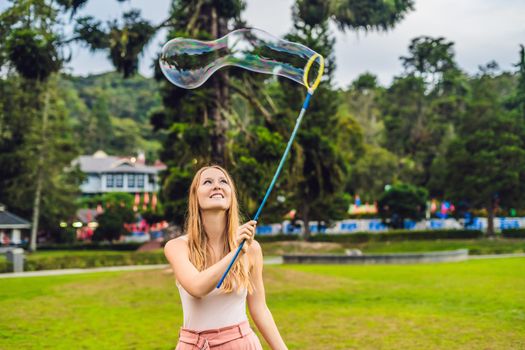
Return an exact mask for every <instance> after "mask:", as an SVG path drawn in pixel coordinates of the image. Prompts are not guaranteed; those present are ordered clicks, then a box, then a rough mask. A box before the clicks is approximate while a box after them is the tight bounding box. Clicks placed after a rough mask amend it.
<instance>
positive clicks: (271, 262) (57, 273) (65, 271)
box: [0, 256, 283, 278]
mask: <svg viewBox="0 0 525 350" xmlns="http://www.w3.org/2000/svg"><path fill="white" fill-rule="evenodd" d="M282 263H283V259H282V258H281V257H280V256H276V257H269V258H266V259H264V264H265V265H275V264H282ZM168 268H169V264H156V265H128V266H110V267H93V268H88V269H61V270H42V271H27V272H17V273H0V278H17V277H39V276H61V275H76V274H80V273H92V272H108V271H137V270H156V269H159V270H160V269H168Z"/></svg>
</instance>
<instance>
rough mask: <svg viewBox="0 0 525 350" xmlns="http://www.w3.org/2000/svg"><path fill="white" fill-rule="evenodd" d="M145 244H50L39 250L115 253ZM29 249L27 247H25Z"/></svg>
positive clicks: (134, 248) (40, 246)
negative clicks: (111, 251)
mask: <svg viewBox="0 0 525 350" xmlns="http://www.w3.org/2000/svg"><path fill="white" fill-rule="evenodd" d="M142 244H143V243H136V242H128V243H109V242H93V243H74V244H49V245H39V246H38V250H113V251H134V250H137V249H138V248H139V247H140V246H141V245H142ZM24 249H27V247H24Z"/></svg>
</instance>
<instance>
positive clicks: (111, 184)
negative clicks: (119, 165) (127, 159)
mask: <svg viewBox="0 0 525 350" xmlns="http://www.w3.org/2000/svg"><path fill="white" fill-rule="evenodd" d="M114 186H115V184H114V180H113V175H112V174H108V175H106V187H107V188H112V187H114Z"/></svg>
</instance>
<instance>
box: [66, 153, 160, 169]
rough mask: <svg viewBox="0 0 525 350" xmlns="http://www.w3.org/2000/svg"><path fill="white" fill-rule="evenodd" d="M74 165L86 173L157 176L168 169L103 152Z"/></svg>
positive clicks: (78, 160) (79, 160)
mask: <svg viewBox="0 0 525 350" xmlns="http://www.w3.org/2000/svg"><path fill="white" fill-rule="evenodd" d="M74 163H75V164H78V165H79V166H80V170H82V171H83V172H84V173H142V174H156V173H158V172H159V171H161V170H164V169H165V168H166V166H165V165H164V164H162V163H160V164H158V163H156V164H155V166H149V165H145V164H144V163H143V162H141V161H136V160H135V159H134V158H125V157H115V156H108V155H107V154H106V153H104V152H102V151H97V152H96V153H95V154H93V155H91V156H80V157H78V158H77V159H76V160H75V161H74Z"/></svg>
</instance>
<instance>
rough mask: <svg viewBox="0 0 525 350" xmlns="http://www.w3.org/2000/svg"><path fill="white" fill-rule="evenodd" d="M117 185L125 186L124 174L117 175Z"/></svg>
mask: <svg viewBox="0 0 525 350" xmlns="http://www.w3.org/2000/svg"><path fill="white" fill-rule="evenodd" d="M115 187H120V188H122V187H124V174H116V175H115Z"/></svg>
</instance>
